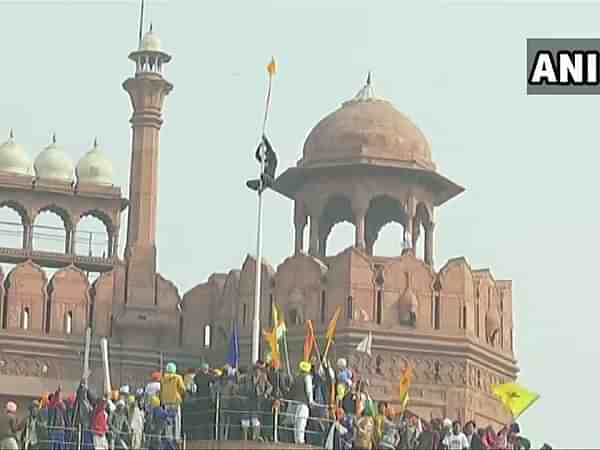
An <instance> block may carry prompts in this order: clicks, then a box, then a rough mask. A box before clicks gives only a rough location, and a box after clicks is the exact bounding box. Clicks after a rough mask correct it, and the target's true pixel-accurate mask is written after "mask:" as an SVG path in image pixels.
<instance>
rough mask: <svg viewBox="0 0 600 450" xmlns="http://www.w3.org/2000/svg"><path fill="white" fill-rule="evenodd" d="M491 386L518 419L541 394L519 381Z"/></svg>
mask: <svg viewBox="0 0 600 450" xmlns="http://www.w3.org/2000/svg"><path fill="white" fill-rule="evenodd" d="M491 388H492V393H493V394H494V395H495V396H496V397H498V398H499V399H500V401H501V402H502V404H503V405H504V406H505V407H506V409H508V410H509V411H510V413H511V414H512V417H513V419H517V418H518V417H519V416H520V415H521V414H523V413H524V412H525V411H526V410H527V409H528V408H529V407H530V406H531V405H533V404H534V403H535V402H536V401H537V400H538V399H539V398H540V395H539V394H537V393H535V392H531V391H528V390H527V389H525V388H524V387H523V386H520V385H518V384H517V383H504V384H493V385H492V386H491Z"/></svg>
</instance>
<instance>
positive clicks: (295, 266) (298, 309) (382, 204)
mask: <svg viewBox="0 0 600 450" xmlns="http://www.w3.org/2000/svg"><path fill="white" fill-rule="evenodd" d="M129 58H130V59H131V60H132V61H133V63H134V64H135V72H134V75H133V76H132V77H131V78H128V79H127V80H125V82H124V83H123V88H124V89H125V91H126V92H127V94H129V97H130V99H131V105H132V108H133V114H132V116H131V126H132V140H131V170H130V178H129V183H130V186H129V198H128V199H126V198H124V197H123V194H122V192H121V189H120V188H119V187H117V186H115V185H113V182H112V165H111V162H110V161H109V160H108V159H107V156H106V155H105V154H104V153H103V152H102V150H101V148H100V147H99V146H98V145H94V147H93V148H92V149H91V150H90V151H89V152H88V153H87V154H86V155H85V156H84V157H83V158H82V159H81V160H80V161H79V162H78V163H77V165H76V166H74V164H73V163H72V161H71V160H70V158H69V157H68V156H67V154H66V153H65V151H64V150H63V149H62V148H61V147H60V145H59V143H57V140H56V139H53V141H52V142H51V143H50V145H49V146H48V147H47V148H45V149H44V150H43V151H42V152H41V153H40V154H38V155H37V156H36V158H35V160H34V162H33V163H32V160H31V159H30V158H29V156H28V155H27V153H26V152H25V150H24V148H23V147H22V146H21V145H19V143H18V141H17V139H16V138H15V136H13V135H12V133H11V136H10V138H9V140H8V141H7V142H5V143H4V144H2V145H0V207H7V208H10V209H12V210H14V211H15V212H16V213H17V214H18V216H19V218H20V222H21V224H22V226H21V227H20V230H21V232H22V234H21V235H22V245H21V243H20V242H19V244H20V245H18V248H0V262H2V263H7V264H13V265H14V268H12V270H10V271H9V272H8V273H2V272H1V271H0V299H1V302H0V313H1V314H0V317H1V318H2V322H1V329H0V390H1V392H0V396H2V397H4V396H7V395H10V396H14V395H15V394H16V395H18V396H20V397H21V398H31V397H34V396H39V395H40V394H41V393H42V392H43V391H52V390H54V389H55V388H56V386H57V385H59V384H61V385H63V386H65V389H69V388H72V387H74V386H75V385H76V384H77V383H78V381H79V378H80V377H81V373H82V357H81V353H82V342H83V336H84V334H85V329H86V327H88V326H90V327H91V328H92V330H93V336H94V342H97V340H99V339H100V338H101V337H104V336H106V337H109V339H110V344H111V347H110V356H111V364H112V371H113V374H112V377H113V380H115V384H116V383H119V384H132V385H141V384H142V383H143V382H145V381H147V380H146V377H147V376H148V374H149V373H150V372H151V371H152V370H154V369H155V368H156V367H157V365H158V364H159V361H160V358H161V354H162V355H166V356H167V357H168V358H169V359H170V360H175V361H177V362H178V363H179V365H180V367H182V368H183V367H192V366H197V365H199V363H200V360H201V358H204V359H206V360H207V361H209V362H211V363H212V364H222V363H223V360H224V354H225V352H226V347H227V342H228V335H229V332H230V330H231V323H232V321H233V320H237V322H238V324H239V327H240V335H241V345H242V359H243V360H249V358H250V338H251V328H250V327H251V322H252V321H251V318H252V316H253V299H254V279H255V271H256V264H255V260H254V259H253V258H252V257H250V256H249V257H247V258H246V260H245V261H243V263H242V265H241V268H240V269H232V270H231V271H230V272H229V273H215V274H213V275H211V276H210V277H209V279H208V281H206V282H204V283H200V284H198V285H197V286H196V287H194V288H193V289H191V290H190V291H188V292H187V293H185V294H184V295H183V296H181V295H180V293H179V292H178V290H177V287H176V284H175V283H173V282H172V281H170V280H167V279H165V278H164V277H162V276H161V274H159V273H157V272H156V258H157V253H156V243H155V238H156V218H157V213H158V211H157V193H158V189H159V185H158V179H157V164H158V153H159V137H160V129H161V126H162V125H163V117H162V108H163V103H164V101H165V99H166V97H167V95H168V94H169V93H170V92H171V90H172V89H173V86H172V85H171V83H169V82H168V81H167V80H166V78H165V77H164V76H163V71H164V69H165V67H166V65H167V63H169V61H170V60H171V56H170V55H169V54H168V53H167V52H165V51H164V50H163V49H162V47H161V44H160V40H159V38H158V36H157V34H156V33H155V32H152V31H151V32H149V33H147V34H146V35H145V36H144V38H143V40H142V41H141V44H140V47H139V49H138V50H136V51H134V52H132V53H131V54H130V55H129ZM115 88H116V87H115ZM19 138H20V136H19ZM251 144H252V143H249V146H248V147H249V148H250V147H251ZM166 157H167V158H168V157H169V156H168V155H167V156H166ZM274 189H275V190H276V191H277V192H278V193H280V194H281V195H283V196H285V197H287V198H289V199H290V200H291V201H293V202H294V228H295V230H294V231H295V236H296V237H295V252H294V254H293V255H290V256H289V257H288V258H287V259H286V260H285V261H283V262H282V263H281V264H280V265H279V266H277V267H276V268H274V267H272V266H270V265H269V264H266V263H265V264H263V265H262V267H261V271H262V277H263V278H262V279H263V283H262V292H261V301H262V304H261V320H262V323H263V324H264V326H265V327H266V326H268V324H269V320H270V317H271V310H272V305H273V303H274V302H276V303H277V304H278V305H280V306H281V307H282V310H283V311H284V313H285V315H286V321H287V324H288V327H289V341H290V353H291V359H292V363H293V364H294V362H297V361H298V360H299V358H300V355H301V352H302V350H301V349H302V342H303V337H304V332H305V326H304V321H305V320H306V319H312V320H313V321H314V323H315V324H317V330H316V331H317V333H318V334H321V335H322V334H323V332H324V329H325V327H326V325H327V322H328V321H329V319H330V317H331V315H332V313H333V311H334V310H335V309H336V308H337V307H338V306H340V305H341V306H342V310H343V314H342V317H341V318H340V321H339V322H338V333H337V339H336V344H335V348H334V353H335V354H334V355H332V356H334V357H340V356H347V357H348V358H349V359H350V361H351V364H352V365H353V366H354V367H355V368H356V371H357V372H358V373H359V376H361V377H363V378H365V377H366V378H368V379H369V380H370V382H371V393H372V395H373V397H374V398H375V399H386V400H392V401H394V400H396V397H397V385H398V380H399V377H400V373H401V371H402V370H403V368H404V367H406V366H407V365H410V366H411V367H412V368H413V371H414V381H413V385H412V387H411V392H410V397H411V409H412V410H413V411H414V412H416V413H418V414H421V415H422V416H424V417H430V414H433V415H434V416H436V417H445V416H449V417H462V418H464V419H471V418H473V419H475V420H476V421H477V423H478V424H482V425H484V424H486V423H489V424H494V425H500V424H503V423H505V422H506V420H507V419H508V418H507V417H506V412H505V410H504V409H503V408H502V406H501V405H500V403H499V402H498V401H497V400H495V399H494V397H493V396H492V395H491V393H490V385H491V384H493V383H499V382H505V381H508V380H514V379H515V377H516V375H517V372H518V369H517V366H516V360H515V356H514V348H513V335H514V329H513V307H512V287H511V286H512V285H511V281H508V280H497V279H495V278H494V276H493V274H492V273H491V272H490V271H489V270H487V269H483V270H476V269H474V268H472V267H471V266H470V265H469V263H468V262H467V260H466V259H465V258H463V257H458V258H454V259H451V260H450V261H448V262H446V263H445V264H444V265H443V266H441V269H439V270H438V271H436V270H434V235H435V210H436V208H437V207H440V206H442V205H443V204H444V203H446V202H447V201H449V200H451V199H453V198H454V197H456V196H457V195H459V194H460V193H461V192H462V191H463V188H462V187H460V186H459V185H457V184H455V183H454V182H452V181H451V180H449V179H447V178H445V177H444V176H443V175H441V174H440V172H439V171H438V170H437V167H436V165H435V163H434V162H433V160H432V155H431V149H430V147H429V144H428V142H427V139H426V137H425V136H424V135H423V134H422V133H421V131H420V130H419V129H418V128H417V126H416V125H415V124H414V123H413V122H411V120H410V119H409V118H408V117H407V116H405V115H404V114H403V113H401V112H399V111H398V110H397V109H395V108H394V106H393V105H392V104H391V103H390V102H389V101H386V100H383V99H379V98H376V97H375V96H374V95H373V92H372V91H371V87H370V85H369V84H367V85H366V86H365V87H364V88H363V89H362V90H361V91H360V92H359V94H358V95H357V96H355V97H354V98H352V99H351V100H349V101H346V102H344V103H342V104H341V106H340V108H339V109H337V110H336V111H334V112H332V113H331V114H329V115H328V116H326V117H325V118H324V119H322V120H321V121H320V122H319V123H318V124H317V125H316V126H315V127H314V128H313V129H312V131H311V132H310V133H309V135H308V138H307V139H306V142H305V144H304V149H303V152H302V156H301V158H300V160H299V161H298V163H297V164H296V165H295V166H294V167H290V168H288V169H287V170H285V171H284V172H283V173H282V174H281V175H280V176H279V177H278V179H277V181H276V183H275V186H274ZM125 209H128V213H129V214H128V218H129V219H128V223H127V227H126V230H125V231H126V233H127V234H126V237H127V239H126V245H125V248H124V249H119V248H118V243H119V236H120V234H121V231H122V227H121V214H122V213H123V211H124V210H125ZM47 211H50V212H53V213H55V214H57V215H58V216H59V217H60V218H61V219H62V223H63V224H64V236H65V239H64V251H61V252H51V251H42V250H40V249H36V246H35V245H34V230H35V228H36V220H37V219H38V217H39V216H40V214H42V213H44V212H47ZM88 216H93V217H95V218H97V219H99V220H100V221H102V223H103V224H104V226H105V228H106V234H107V236H108V239H107V245H106V248H105V249H104V251H103V253H102V254H101V255H100V256H89V255H81V254H78V252H76V251H75V236H76V233H77V231H78V226H79V223H80V222H81V221H82V220H83V219H84V218H86V217H88ZM344 221H348V222H350V223H352V224H354V226H355V239H354V245H353V246H351V247H350V248H347V249H346V250H344V251H342V252H341V253H339V254H337V255H335V256H325V255H327V253H326V243H327V238H328V235H329V233H330V231H331V229H332V227H333V226H334V225H335V224H337V223H340V222H344ZM390 222H396V223H399V224H401V225H402V227H403V230H404V233H403V234H402V235H399V236H398V239H399V240H401V241H403V242H405V241H407V242H405V244H407V245H405V251H404V252H403V254H402V255H397V256H396V257H378V256H374V255H373V245H374V243H375V241H376V240H377V237H378V233H379V231H380V230H381V229H382V227H383V226H385V225H386V224H388V223H390ZM306 227H309V233H308V235H309V239H308V241H309V242H304V236H305V233H304V231H305V228H306ZM421 239H423V240H424V245H421V246H419V245H418V244H419V240H421ZM419 247H422V248H423V252H422V253H423V254H416V251H415V249H417V248H419ZM44 268H53V269H56V268H59V270H58V271H56V272H55V273H54V275H53V276H52V277H51V278H49V277H47V275H46V271H45V270H44ZM87 272H99V273H100V276H99V277H98V278H96V279H95V281H93V283H91V284H90V282H89V281H88V277H87V276H86V273H87ZM368 331H371V332H372V333H373V343H374V344H373V354H372V356H367V355H366V354H358V353H356V352H354V351H353V349H354V348H355V346H356V344H357V343H358V342H359V341H360V340H361V339H362V338H363V337H364V336H365V335H366V333H367V332H368ZM91 366H92V369H94V370H93V372H92V380H91V382H92V383H95V384H98V385H99V384H100V383H101V378H102V370H100V367H101V362H100V355H99V352H98V346H97V345H94V352H93V353H92V362H91Z"/></svg>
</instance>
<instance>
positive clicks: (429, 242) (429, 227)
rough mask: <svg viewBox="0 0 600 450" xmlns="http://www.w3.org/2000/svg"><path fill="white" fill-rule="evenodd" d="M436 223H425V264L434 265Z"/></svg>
mask: <svg viewBox="0 0 600 450" xmlns="http://www.w3.org/2000/svg"><path fill="white" fill-rule="evenodd" d="M434 228H435V223H433V222H429V223H427V224H425V258H424V259H425V264H428V265H430V266H432V267H433V230H434Z"/></svg>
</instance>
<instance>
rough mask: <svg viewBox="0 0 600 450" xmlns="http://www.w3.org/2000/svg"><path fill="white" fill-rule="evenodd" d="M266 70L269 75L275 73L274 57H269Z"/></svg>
mask: <svg viewBox="0 0 600 450" xmlns="http://www.w3.org/2000/svg"><path fill="white" fill-rule="evenodd" d="M267 72H269V76H271V77H272V76H273V75H275V73H276V72H277V63H276V62H275V58H274V57H273V58H271V62H269V64H268V65H267Z"/></svg>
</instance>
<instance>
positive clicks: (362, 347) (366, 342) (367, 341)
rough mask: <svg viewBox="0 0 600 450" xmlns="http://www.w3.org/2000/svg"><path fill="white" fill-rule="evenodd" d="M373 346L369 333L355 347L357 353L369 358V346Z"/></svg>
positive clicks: (371, 336) (371, 335)
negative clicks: (364, 354)
mask: <svg viewBox="0 0 600 450" xmlns="http://www.w3.org/2000/svg"><path fill="white" fill-rule="evenodd" d="M372 344H373V334H372V333H371V332H370V331H369V334H368V335H366V336H365V338H364V339H363V340H362V341H360V342H359V343H358V345H357V346H356V351H357V352H362V353H366V354H367V355H369V356H371V345H372Z"/></svg>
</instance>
